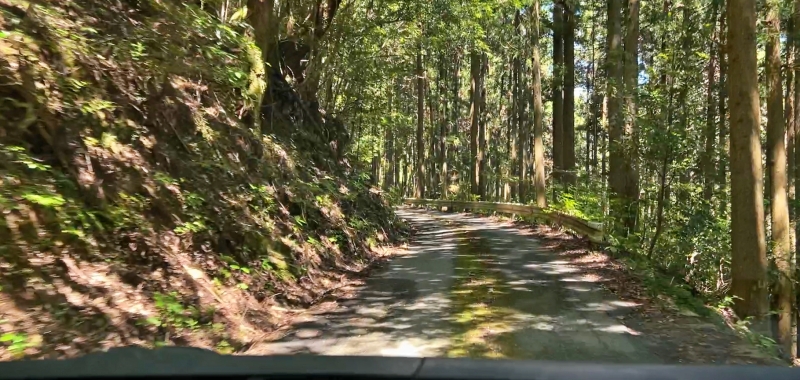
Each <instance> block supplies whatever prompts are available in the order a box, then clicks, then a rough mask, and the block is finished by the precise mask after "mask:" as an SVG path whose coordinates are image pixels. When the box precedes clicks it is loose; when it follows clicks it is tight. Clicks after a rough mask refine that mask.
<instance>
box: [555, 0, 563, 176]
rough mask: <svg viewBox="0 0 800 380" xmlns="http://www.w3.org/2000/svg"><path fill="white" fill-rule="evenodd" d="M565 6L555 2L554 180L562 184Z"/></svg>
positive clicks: (560, 2)
mask: <svg viewBox="0 0 800 380" xmlns="http://www.w3.org/2000/svg"><path fill="white" fill-rule="evenodd" d="M563 29H564V4H563V0H556V1H554V2H553V179H554V180H555V181H556V182H557V183H560V182H561V180H562V178H563V170H564V148H563V147H564V88H563V75H564V36H563Z"/></svg>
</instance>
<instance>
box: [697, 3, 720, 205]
mask: <svg viewBox="0 0 800 380" xmlns="http://www.w3.org/2000/svg"><path fill="white" fill-rule="evenodd" d="M711 6H712V10H711V25H714V24H715V22H716V19H717V12H718V7H719V4H718V3H717V2H714V3H713V4H712V5H711ZM712 29H713V30H714V31H713V32H712V33H711V41H710V42H709V48H708V55H709V57H710V58H709V60H708V67H707V70H706V75H707V77H708V89H707V90H706V130H705V131H704V132H705V133H704V139H705V144H704V150H703V155H702V158H701V161H702V165H701V166H702V170H703V199H704V200H705V201H706V202H707V203H709V204H711V197H712V195H713V194H714V178H715V177H716V174H717V173H715V171H714V142H715V138H716V117H717V104H716V103H715V102H714V87H715V86H716V71H717V54H716V51H717V46H716V45H717V43H718V41H717V40H718V38H717V36H718V35H717V31H716V27H714V26H712ZM723 117H724V116H723Z"/></svg>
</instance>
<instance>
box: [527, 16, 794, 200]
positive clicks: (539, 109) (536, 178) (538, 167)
mask: <svg viewBox="0 0 800 380" xmlns="http://www.w3.org/2000/svg"><path fill="white" fill-rule="evenodd" d="M798 1H800V0H798ZM539 7H540V4H539V0H533V5H531V11H530V17H531V24H532V25H531V49H532V52H531V54H532V58H531V72H532V74H533V78H532V82H533V83H532V87H533V91H532V92H533V169H534V174H533V186H534V188H535V189H536V205H537V206H539V207H547V193H546V189H545V177H544V142H543V140H542V135H543V132H544V131H543V130H544V125H543V124H544V117H543V116H544V115H543V114H544V107H543V105H542V74H541V72H542V62H541V59H540V55H539V37H540V35H539V30H540V26H539Z"/></svg>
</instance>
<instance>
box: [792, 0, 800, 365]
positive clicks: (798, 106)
mask: <svg viewBox="0 0 800 380" xmlns="http://www.w3.org/2000/svg"><path fill="white" fill-rule="evenodd" d="M792 21H793V24H794V31H793V34H794V37H793V38H792V41H793V42H794V45H793V46H791V48H792V49H793V50H794V56H795V59H800V35H798V31H800V0H795V1H794V14H792ZM793 71H794V99H793V102H794V110H795V113H800V65H796V64H795V66H793ZM790 128H794V160H795V166H794V170H795V172H794V188H795V203H794V204H795V209H794V215H795V223H794V228H795V231H794V236H795V269H797V268H800V223H798V221H797V219H798V218H800V203H798V202H797V198H798V192H800V117H798V115H795V120H794V125H793V126H790ZM795 276H796V277H798V274H797V272H795ZM797 303H798V300H797V296H795V306H796V305H797ZM799 316H800V315H798V311H797V310H795V316H794V317H795V329H796V330H797V331H796V334H795V340H796V344H795V356H797V353H798V352H800V347H799V346H798V345H800V337H798V336H797V334H800V328H798V317H799Z"/></svg>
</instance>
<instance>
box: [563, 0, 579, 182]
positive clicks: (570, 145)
mask: <svg viewBox="0 0 800 380" xmlns="http://www.w3.org/2000/svg"><path fill="white" fill-rule="evenodd" d="M576 4H577V2H574V1H572V2H564V23H563V24H562V25H563V27H564V29H563V30H564V33H563V36H564V110H563V112H564V122H563V131H564V135H563V136H564V137H563V139H562V142H561V143H562V145H561V151H562V152H563V153H562V154H563V156H562V164H563V166H564V183H566V184H567V185H572V186H574V185H575V181H576V180H577V176H576V173H575V5H576Z"/></svg>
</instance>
